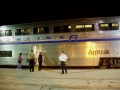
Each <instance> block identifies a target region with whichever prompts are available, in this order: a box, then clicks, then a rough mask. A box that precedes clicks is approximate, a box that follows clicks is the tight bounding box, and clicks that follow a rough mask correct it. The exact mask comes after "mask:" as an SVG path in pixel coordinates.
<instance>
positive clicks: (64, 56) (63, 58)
mask: <svg viewBox="0 0 120 90" xmlns="http://www.w3.org/2000/svg"><path fill="white" fill-rule="evenodd" d="M67 59H68V57H67V55H65V54H64V51H62V53H61V54H60V56H59V60H60V63H61V69H62V73H61V74H64V70H65V72H66V74H67V68H66V64H65V63H66V61H67Z"/></svg>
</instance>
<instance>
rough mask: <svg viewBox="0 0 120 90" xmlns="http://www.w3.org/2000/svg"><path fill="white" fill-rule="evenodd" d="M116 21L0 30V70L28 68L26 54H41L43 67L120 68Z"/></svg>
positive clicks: (119, 31) (119, 19) (81, 21)
mask: <svg viewBox="0 0 120 90" xmlns="http://www.w3.org/2000/svg"><path fill="white" fill-rule="evenodd" d="M119 26H120V17H98V18H80V19H68V20H55V21H44V22H33V23H23V24H14V25H3V26H0V66H9V65H11V66H16V65H17V57H18V55H19V53H22V57H23V62H22V66H28V65H29V63H28V62H27V57H28V53H29V52H30V51H31V49H32V50H34V53H36V52H37V53H39V52H42V53H43V55H44V57H45V61H44V66H45V67H57V66H58V67H59V66H60V65H59V59H58V57H59V55H60V53H61V51H65V53H66V54H67V56H68V57H69V59H68V60H67V66H68V67H100V68H102V67H104V68H107V67H120V58H119V57H120V29H119Z"/></svg>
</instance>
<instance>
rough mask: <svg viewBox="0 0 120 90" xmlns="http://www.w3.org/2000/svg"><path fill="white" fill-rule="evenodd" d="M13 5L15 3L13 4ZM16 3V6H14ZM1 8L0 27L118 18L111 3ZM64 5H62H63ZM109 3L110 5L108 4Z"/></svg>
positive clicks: (44, 4)
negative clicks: (66, 20)
mask: <svg viewBox="0 0 120 90" xmlns="http://www.w3.org/2000/svg"><path fill="white" fill-rule="evenodd" d="M14 3H15V2H14ZM16 3H17V4H16ZM16 3H15V4H12V5H11V4H10V5H7V7H6V8H5V7H3V6H1V7H0V8H1V9H0V12H1V13H0V25H9V24H19V23H29V22H39V21H49V20H62V19H75V18H91V17H108V16H120V12H119V7H118V5H116V4H117V3H116V4H114V3H113V2H107V3H104V2H102V3H98V2H86V1H84V2H81V3H80V1H79V2H76V3H73V2H71V3H70V4H69V3H66V2H60V3H59V2H57V3H56V4H53V3H52V4H51V2H50V3H49V2H47V3H46V2H42V3H40V2H36V3H32V4H29V3H25V2H24V3H23V2H22V3H18V2H16ZM63 3H64V4H63ZM110 3H111V4H110Z"/></svg>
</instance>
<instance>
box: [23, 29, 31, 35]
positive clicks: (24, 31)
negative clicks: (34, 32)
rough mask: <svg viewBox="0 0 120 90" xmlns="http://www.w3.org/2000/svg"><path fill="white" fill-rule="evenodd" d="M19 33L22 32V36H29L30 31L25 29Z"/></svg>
mask: <svg viewBox="0 0 120 90" xmlns="http://www.w3.org/2000/svg"><path fill="white" fill-rule="evenodd" d="M21 32H22V34H23V35H29V34H30V29H29V28H26V29H23V30H21Z"/></svg>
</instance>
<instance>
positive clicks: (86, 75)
mask: <svg viewBox="0 0 120 90" xmlns="http://www.w3.org/2000/svg"><path fill="white" fill-rule="evenodd" d="M0 90H120V69H68V73H67V74H63V75H62V74H61V69H43V70H41V71H37V70H36V71H34V72H29V69H22V70H16V69H14V68H0Z"/></svg>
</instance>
